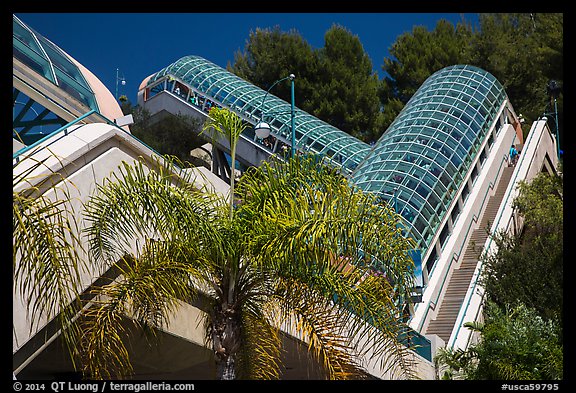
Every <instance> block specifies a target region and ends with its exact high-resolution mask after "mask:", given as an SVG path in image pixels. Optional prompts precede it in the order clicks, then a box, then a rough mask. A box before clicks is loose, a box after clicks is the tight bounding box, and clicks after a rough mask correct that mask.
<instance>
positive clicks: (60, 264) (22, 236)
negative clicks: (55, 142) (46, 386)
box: [12, 148, 86, 350]
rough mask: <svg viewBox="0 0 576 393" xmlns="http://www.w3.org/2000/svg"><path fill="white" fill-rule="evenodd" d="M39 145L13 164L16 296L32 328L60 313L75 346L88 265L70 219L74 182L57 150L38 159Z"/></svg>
mask: <svg viewBox="0 0 576 393" xmlns="http://www.w3.org/2000/svg"><path fill="white" fill-rule="evenodd" d="M39 150H40V148H37V149H36V150H33V151H31V152H29V153H28V155H27V156H26V157H24V158H23V159H21V160H19V161H17V162H16V164H15V165H14V166H13V172H12V173H13V175H12V179H13V180H12V239H13V243H12V244H13V248H12V278H13V281H12V282H13V290H14V295H15V301H16V302H22V304H23V305H24V307H25V308H26V314H27V318H30V332H32V331H34V329H35V328H36V327H37V326H38V325H39V324H40V323H41V321H43V320H44V319H46V320H51V319H52V318H54V317H57V319H58V322H59V326H61V327H62V328H63V329H61V333H62V337H63V343H64V344H65V345H66V346H67V347H68V349H69V350H72V345H73V343H74V342H75V341H76V340H77V337H78V334H79V330H78V325H77V324H76V318H77V314H78V312H79V310H80V302H79V298H78V295H79V293H80V291H81V273H82V271H83V269H84V267H85V266H86V265H85V264H84V261H83V260H82V259H81V258H80V257H79V255H80V253H81V252H82V250H83V247H82V242H81V241H80V238H79V236H78V234H79V231H78V228H77V226H76V222H75V221H74V220H70V217H73V216H74V211H73V209H72V205H71V204H69V203H68V202H69V201H70V200H71V196H70V195H71V194H70V192H69V191H70V190H69V188H68V187H69V186H72V187H74V185H73V184H72V183H71V182H69V181H65V180H64V179H63V178H62V176H61V175H60V174H59V173H58V172H55V171H54V170H52V169H51V168H50V166H51V165H50V163H52V164H53V163H54V162H53V161H54V159H55V158H56V157H55V156H54V155H52V154H51V153H49V154H48V155H46V154H44V156H45V158H43V159H40V160H38V159H35V158H34V157H35V156H36V155H35V153H36V152H37V151H39ZM48 150H49V149H46V150H45V151H44V153H45V152H46V151H48ZM41 155H42V154H41ZM56 159H57V158H56ZM15 337H16V338H17V334H16V336H15Z"/></svg>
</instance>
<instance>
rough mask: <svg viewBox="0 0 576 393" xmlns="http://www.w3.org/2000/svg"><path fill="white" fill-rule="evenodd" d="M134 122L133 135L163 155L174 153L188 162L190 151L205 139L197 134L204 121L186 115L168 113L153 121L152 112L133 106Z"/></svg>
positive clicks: (181, 159)
mask: <svg viewBox="0 0 576 393" xmlns="http://www.w3.org/2000/svg"><path fill="white" fill-rule="evenodd" d="M132 109H133V111H132V115H133V117H134V124H133V125H132V126H130V131H131V133H132V135H134V136H135V137H136V138H138V139H140V140H141V141H142V142H144V143H146V144H147V145H148V146H150V147H151V148H153V149H154V150H156V151H157V152H158V153H160V154H163V155H172V156H175V157H177V158H178V159H179V160H180V161H182V162H184V163H186V162H188V161H191V159H192V158H191V157H190V151H191V150H193V149H195V148H196V147H198V146H201V145H202V144H204V143H205V141H204V140H203V139H201V138H199V137H197V136H196V134H198V133H199V132H200V130H201V128H202V122H201V121H200V120H198V119H195V118H192V117H190V116H185V115H176V116H174V115H167V116H166V117H164V118H163V119H161V120H160V121H156V122H152V121H151V119H150V113H149V112H148V111H146V110H145V109H143V108H140V107H139V106H137V107H134V108H132Z"/></svg>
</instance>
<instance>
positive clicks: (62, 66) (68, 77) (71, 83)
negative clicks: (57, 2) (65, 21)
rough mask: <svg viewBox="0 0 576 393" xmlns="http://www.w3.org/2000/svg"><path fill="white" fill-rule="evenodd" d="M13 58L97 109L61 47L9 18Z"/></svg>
mask: <svg viewBox="0 0 576 393" xmlns="http://www.w3.org/2000/svg"><path fill="white" fill-rule="evenodd" d="M12 44H13V52H12V53H13V56H14V58H16V59H18V60H20V61H21V62H22V63H24V64H26V65H27V66H28V67H29V68H30V69H32V70H34V71H36V72H37V73H38V74H40V75H42V76H43V77H44V78H46V79H48V80H49V81H51V82H52V83H54V84H55V85H57V86H59V87H60V88H61V89H62V90H64V91H66V92H67V93H68V94H70V95H71V96H73V97H74V98H76V99H77V100H78V101H80V102H82V103H84V104H85V105H87V106H88V107H89V108H90V109H94V110H98V104H97V103H96V97H95V95H94V92H93V91H92V89H91V88H90V86H89V85H88V82H86V79H84V76H83V75H82V72H80V69H79V68H78V67H77V66H76V64H74V62H72V61H71V60H70V59H69V58H68V56H67V55H66V54H65V53H64V52H62V50H61V49H60V48H58V47H57V46H56V45H54V44H53V43H52V42H50V41H49V40H47V39H46V38H45V37H43V36H42V35H40V34H39V33H37V32H36V31H34V30H33V29H31V28H30V27H28V26H26V25H25V24H24V23H22V21H20V19H18V18H17V17H16V16H15V15H13V17H12Z"/></svg>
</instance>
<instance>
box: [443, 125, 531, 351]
mask: <svg viewBox="0 0 576 393" xmlns="http://www.w3.org/2000/svg"><path fill="white" fill-rule="evenodd" d="M533 136H534V132H531V133H530V135H529V136H528V141H526V142H525V143H524V148H523V149H522V150H523V151H525V150H526V146H527V145H529V144H530V142H529V141H531V140H532V137H533ZM514 137H516V136H514ZM541 137H542V133H541V134H540V138H541ZM538 142H539V141H538ZM538 144H539V143H538ZM525 158H526V154H525V153H524V154H521V155H520V159H519V160H518V162H517V164H516V168H518V167H520V166H522V163H523V162H524V159H525ZM531 159H532V160H533V159H534V157H532V158H531ZM518 174H519V171H518V170H516V171H515V173H514V177H513V179H511V180H510V183H512V184H515V183H516V181H517V180H516V179H517V178H518ZM513 190H514V187H508V192H507V193H506V196H505V197H504V198H503V202H502V203H501V204H500V206H502V205H506V204H507V203H508V200H509V199H510V194H511V193H512V191H513ZM503 213H504V209H500V214H499V215H498V218H497V219H496V220H495V221H494V224H493V225H492V227H493V228H498V225H499V224H500V220H501V219H502V214H503ZM508 225H509V224H507V225H506V228H505V229H506V230H508ZM491 244H492V236H490V237H489V239H488V244H487V245H486V248H485V249H487V250H488V249H490V246H491ZM483 265H484V264H483V262H482V260H480V267H479V268H478V272H480V271H482V268H483ZM479 277H480V274H478V275H477V276H476V279H475V280H474V282H473V284H472V287H471V288H469V290H468V292H467V299H468V300H467V301H466V305H465V306H464V311H463V312H462V311H461V312H460V313H459V314H460V315H461V317H460V319H459V320H457V321H456V322H457V325H458V327H457V329H456V333H455V334H454V335H453V336H452V338H451V340H450V342H451V344H450V345H451V346H453V345H454V343H455V341H456V339H457V338H458V334H459V332H460V328H461V327H462V322H463V321H462V320H463V318H464V316H466V313H467V311H468V307H469V306H470V301H471V300H472V296H471V294H473V293H474V290H475V289H476V286H477V285H478V278H479ZM480 310H481V308H479V309H478V312H477V313H476V318H477V317H478V313H479V312H480Z"/></svg>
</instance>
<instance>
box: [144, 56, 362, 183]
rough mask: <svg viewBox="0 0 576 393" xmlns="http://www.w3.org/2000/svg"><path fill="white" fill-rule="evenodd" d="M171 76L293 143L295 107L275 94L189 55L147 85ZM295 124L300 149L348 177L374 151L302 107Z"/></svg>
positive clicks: (204, 60) (296, 114) (154, 76)
mask: <svg viewBox="0 0 576 393" xmlns="http://www.w3.org/2000/svg"><path fill="white" fill-rule="evenodd" d="M167 75H173V76H174V77H176V78H178V79H180V80H182V81H184V82H185V83H186V84H188V85H189V86H191V87H193V88H194V89H195V90H197V91H199V92H201V93H202V94H204V95H205V96H207V97H210V99H211V100H213V101H214V102H215V103H216V104H217V105H221V106H224V107H227V108H229V109H230V110H232V111H234V112H236V113H237V114H239V115H240V116H241V117H242V118H244V119H245V120H247V121H249V122H251V123H253V124H256V123H258V122H259V121H261V120H262V119H263V118H264V119H265V120H266V121H267V122H268V123H269V124H270V125H271V128H272V129H271V133H272V134H273V136H274V137H275V138H277V139H280V140H282V141H283V142H285V143H286V144H290V143H291V106H290V104H289V103H287V102H286V101H284V100H282V99H280V98H278V97H276V96H274V95H273V94H272V93H271V92H270V93H268V95H267V96H266V91H265V90H263V89H260V88H258V87H256V86H254V85H252V84H251V83H249V82H246V81H245V80H243V79H242V78H240V77H238V76H236V75H234V74H233V73H231V72H229V71H227V70H225V69H223V68H221V67H219V66H217V65H216V64H214V63H211V62H210V61H208V60H206V59H203V58H201V57H199V56H186V57H183V58H181V59H179V60H178V61H176V62H175V63H173V64H171V65H169V66H167V67H165V68H164V69H162V70H160V71H159V72H157V73H156V74H154V75H153V76H152V77H150V79H149V80H148V82H147V86H150V85H152V84H154V82H155V81H156V80H159V79H161V78H163V77H165V76H167ZM265 96H266V98H265ZM264 98H265V99H264ZM296 99H298V96H297V95H296ZM294 123H295V140H296V147H297V149H298V150H302V151H307V152H312V153H317V154H321V155H323V156H324V157H327V158H329V159H330V160H331V161H332V162H333V163H334V164H336V165H338V166H340V167H342V169H343V170H344V172H346V173H348V174H349V173H351V172H352V171H353V170H354V169H355V168H356V167H357V166H358V164H359V163H360V161H361V160H362V159H363V158H364V157H365V156H366V154H368V152H369V150H370V146H368V145H367V144H366V143H364V142H362V141H360V140H358V139H357V138H355V137H353V136H351V135H349V134H347V133H346V132H344V131H342V130H339V129H338V128H336V127H334V126H331V125H330V124H328V123H326V122H324V121H322V120H320V119H317V118H316V117H314V116H312V115H310V114H308V113H306V112H304V111H302V110H300V109H298V108H296V109H295V120H294Z"/></svg>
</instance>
